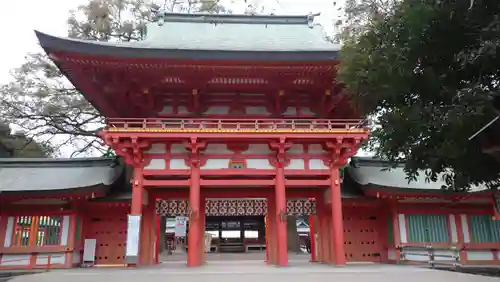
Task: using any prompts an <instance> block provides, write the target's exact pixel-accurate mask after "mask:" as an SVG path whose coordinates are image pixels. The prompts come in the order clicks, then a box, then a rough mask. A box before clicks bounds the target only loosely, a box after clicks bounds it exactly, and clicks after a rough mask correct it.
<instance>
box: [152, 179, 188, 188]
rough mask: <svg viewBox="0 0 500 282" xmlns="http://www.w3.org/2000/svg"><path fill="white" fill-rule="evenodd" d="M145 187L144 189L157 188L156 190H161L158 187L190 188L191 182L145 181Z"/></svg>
mask: <svg viewBox="0 0 500 282" xmlns="http://www.w3.org/2000/svg"><path fill="white" fill-rule="evenodd" d="M143 185H144V187H156V188H161V187H158V186H163V187H189V180H176V179H170V180H148V179H145V180H143Z"/></svg>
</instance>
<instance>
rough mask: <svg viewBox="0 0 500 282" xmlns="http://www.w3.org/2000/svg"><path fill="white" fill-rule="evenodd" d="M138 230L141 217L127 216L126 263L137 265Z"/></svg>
mask: <svg viewBox="0 0 500 282" xmlns="http://www.w3.org/2000/svg"><path fill="white" fill-rule="evenodd" d="M140 230H141V216H140V215H130V214H129V215H128V222H127V248H126V250H125V260H126V262H127V263H137V257H138V255H139V236H140Z"/></svg>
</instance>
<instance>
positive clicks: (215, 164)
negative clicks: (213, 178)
mask: <svg viewBox="0 0 500 282" xmlns="http://www.w3.org/2000/svg"><path fill="white" fill-rule="evenodd" d="M230 161H231V159H209V160H207V162H206V163H205V165H204V166H202V167H201V169H228V168H229V162H230Z"/></svg>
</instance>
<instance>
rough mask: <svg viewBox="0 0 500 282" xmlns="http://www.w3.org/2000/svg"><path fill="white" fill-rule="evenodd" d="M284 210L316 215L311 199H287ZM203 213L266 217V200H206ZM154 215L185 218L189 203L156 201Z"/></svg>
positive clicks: (209, 214) (291, 213)
mask: <svg viewBox="0 0 500 282" xmlns="http://www.w3.org/2000/svg"><path fill="white" fill-rule="evenodd" d="M286 210H287V214H288V215H313V214H316V201H315V200H313V199H312V200H309V199H289V200H287V203H286ZM205 213H206V215H207V216H234V215H266V214H267V200H260V199H252V200H248V199H239V200H220V199H217V200H212V199H208V200H207V201H206V206H205ZM156 214H159V215H164V216H186V215H188V214H189V203H188V201H187V200H157V201H156Z"/></svg>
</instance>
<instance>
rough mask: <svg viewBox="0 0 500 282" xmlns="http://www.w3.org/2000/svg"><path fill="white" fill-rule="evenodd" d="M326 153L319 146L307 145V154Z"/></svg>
mask: <svg viewBox="0 0 500 282" xmlns="http://www.w3.org/2000/svg"><path fill="white" fill-rule="evenodd" d="M324 153H326V151H325V150H323V147H322V146H321V145H320V144H311V145H309V154H324Z"/></svg>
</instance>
